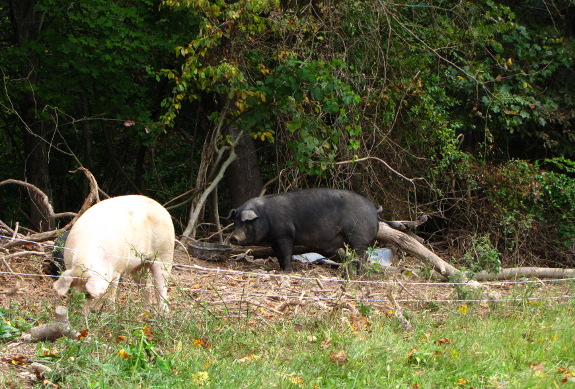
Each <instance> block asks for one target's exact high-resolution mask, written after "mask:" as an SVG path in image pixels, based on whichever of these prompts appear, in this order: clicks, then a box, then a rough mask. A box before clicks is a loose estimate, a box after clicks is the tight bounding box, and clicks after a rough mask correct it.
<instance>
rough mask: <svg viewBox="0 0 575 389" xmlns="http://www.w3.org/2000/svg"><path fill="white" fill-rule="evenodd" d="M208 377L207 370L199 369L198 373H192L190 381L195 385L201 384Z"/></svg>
mask: <svg viewBox="0 0 575 389" xmlns="http://www.w3.org/2000/svg"><path fill="white" fill-rule="evenodd" d="M209 379H210V375H209V374H208V372H207V371H200V372H198V373H193V374H192V381H193V382H194V384H196V385H197V386H203V385H204V384H205V383H206V382H208V381H209Z"/></svg>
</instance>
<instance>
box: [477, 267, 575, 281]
mask: <svg viewBox="0 0 575 389" xmlns="http://www.w3.org/2000/svg"><path fill="white" fill-rule="evenodd" d="M572 277H575V269H561V268H547V267H513V268H509V269H503V270H501V271H500V272H499V273H487V272H485V271H482V272H480V273H477V274H476V275H475V277H474V278H475V279H476V280H477V281H501V280H514V279H518V278H551V279H561V278H572Z"/></svg>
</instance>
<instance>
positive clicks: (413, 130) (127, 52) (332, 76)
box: [0, 0, 575, 267]
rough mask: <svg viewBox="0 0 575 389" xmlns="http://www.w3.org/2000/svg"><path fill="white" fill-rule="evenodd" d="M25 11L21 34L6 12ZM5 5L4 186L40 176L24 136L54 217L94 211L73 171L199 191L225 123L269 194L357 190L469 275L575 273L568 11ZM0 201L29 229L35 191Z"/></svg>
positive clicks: (573, 30)
mask: <svg viewBox="0 0 575 389" xmlns="http://www.w3.org/2000/svg"><path fill="white" fill-rule="evenodd" d="M24 3H26V4H28V5H31V6H33V9H34V13H33V18H32V19H33V23H31V24H30V23H28V24H24V23H20V26H22V25H23V26H28V29H25V28H16V27H15V24H14V21H15V19H16V20H19V19H18V18H15V16H14V15H17V14H18V13H17V12H16V13H15V12H10V11H13V10H14V9H16V10H18V9H19V5H18V4H20V6H21V5H22V4H24ZM10 4H11V6H10V7H7V6H5V5H4V6H0V23H1V24H2V25H3V26H5V27H6V28H3V29H2V30H1V31H2V32H1V33H0V39H1V40H2V43H3V45H2V50H0V68H1V69H2V72H3V88H2V89H3V93H2V95H1V96H0V102H1V104H2V106H1V109H0V155H1V158H2V161H3V163H2V164H1V165H0V174H1V176H2V178H8V177H10V178H18V179H25V178H29V177H31V173H30V170H31V169H37V167H36V166H35V163H31V160H30V155H32V154H33V149H31V148H29V147H28V146H27V145H28V144H29V143H30V141H29V139H28V138H30V134H33V135H34V138H35V139H37V138H42V139H44V145H45V147H47V148H48V151H49V152H48V153H47V154H46V155H47V156H46V158H45V162H46V165H47V166H48V169H46V173H44V176H46V175H47V174H49V177H48V178H49V179H48V180H47V182H48V183H49V184H50V185H49V186H48V184H45V185H39V186H40V187H42V188H43V189H44V190H46V191H47V192H49V193H50V194H51V196H50V197H51V198H52V199H53V201H54V203H55V206H56V208H57V209H58V210H72V209H77V208H78V207H79V204H80V203H81V201H82V199H83V194H84V192H83V183H82V178H81V177H76V175H70V174H68V173H67V172H68V171H69V170H71V169H72V168H74V167H76V166H78V165H83V166H86V167H88V168H89V169H90V170H91V171H92V172H93V173H94V174H95V176H96V178H97V179H98V181H99V183H100V186H101V187H102V188H103V190H104V191H106V192H108V193H109V194H114V195H115V194H123V193H128V192H130V193H134V192H142V193H147V194H150V195H151V196H153V197H156V198H159V199H162V200H164V201H167V200H169V199H171V198H174V197H176V196H177V195H179V194H180V193H183V192H185V191H187V190H189V189H190V188H191V187H193V186H194V185H196V183H197V182H198V181H197V180H196V175H197V169H198V166H199V165H200V160H201V158H202V154H203V155H204V158H205V150H206V148H205V145H204V140H205V139H211V138H210V137H211V136H212V134H213V132H212V130H213V128H214V127H216V126H217V125H218V123H219V122H220V120H224V121H225V122H226V123H227V124H228V125H233V126H235V127H237V128H239V129H240V130H243V131H244V132H245V133H247V134H250V135H251V136H252V138H253V139H254V142H255V143H256V146H257V147H258V156H259V162H260V165H261V166H262V174H263V175H264V179H266V180H267V179H272V178H274V177H276V176H278V175H279V177H280V178H279V180H278V181H277V182H276V185H277V186H276V189H277V190H285V189H286V188H293V187H302V186H308V185H324V186H326V185H328V186H338V187H348V188H352V189H354V190H357V191H359V192H362V193H364V194H367V195H368V197H370V198H372V199H373V200H374V201H375V202H378V203H381V204H382V205H384V209H385V211H384V212H385V215H384V216H385V217H386V218H388V219H391V218H400V219H406V218H414V217H416V216H417V214H419V213H420V212H425V213H427V214H430V215H431V216H433V217H432V221H431V222H428V225H427V226H426V228H427V231H426V232H427V233H429V237H430V238H431V241H432V242H435V243H436V244H438V246H437V247H438V248H439V247H441V248H444V249H449V250H450V251H449V252H450V253H452V254H451V255H453V256H454V257H456V258H458V259H461V260H462V261H463V262H465V264H466V265H467V266H470V267H473V266H472V264H473V262H481V261H482V260H484V259H485V258H488V262H489V263H488V264H486V267H490V266H491V265H493V264H495V265H497V264H498V263H499V262H498V261H500V260H501V261H503V263H504V264H505V265H508V264H523V263H529V264H551V265H561V266H564V265H571V266H572V265H574V263H573V262H574V261H573V258H575V208H574V207H575V205H574V204H575V180H574V178H575V128H574V125H575V86H574V83H573V82H572V81H573V79H575V77H574V76H575V74H574V69H575V44H574V39H575V3H573V2H572V1H570V0H560V1H555V2H553V3H549V2H547V1H544V0H530V1H527V2H517V1H512V2H502V1H472V2H458V3H456V4H453V3H452V2H449V1H443V0H440V1H434V2H431V1H418V2H407V3H405V4H395V3H388V2H386V1H383V0H378V1H369V2H368V1H361V0H339V1H317V0H312V1H310V2H295V1H289V0H285V1H278V0H257V1H256V0H239V1H234V2H227V1H224V0H214V1H207V0H186V1H178V0H165V1H164V2H162V3H160V2H157V1H153V0H134V1H130V2H118V1H112V2H101V1H97V0H90V1H83V2H81V3H78V2H72V1H54V0H37V1H25V2H21V3H18V2H11V3H10ZM21 8H24V7H23V6H22V7H21ZM26 20H30V18H28V19H26ZM11 25H12V26H13V27H14V28H10V26H11ZM24 32H26V33H24ZM215 141H216V143H217V144H218V145H220V146H225V145H231V142H232V139H231V138H230V137H229V136H225V134H223V135H220V136H219V138H218V139H216V140H215ZM202 150H203V151H202ZM4 161H6V162H4ZM356 161H358V162H356ZM30 180H31V181H34V180H33V179H31V178H30ZM0 190H2V195H1V196H0V198H1V200H0V211H2V215H1V216H0V219H2V220H4V221H6V222H10V221H12V220H19V219H21V217H22V213H21V211H20V210H18V207H19V206H22V207H23V208H24V210H25V209H26V207H27V205H26V204H25V201H24V199H26V194H25V193H18V192H17V190H16V189H14V188H8V187H2V188H1V189H0ZM221 196H223V197H225V194H224V195H221ZM221 200H222V201H225V199H221ZM180 211H182V213H181V214H178V213H177V212H180ZM173 212H174V215H176V216H177V217H180V218H182V222H185V216H184V215H185V214H186V212H187V211H186V208H178V209H176V210H174V211H173Z"/></svg>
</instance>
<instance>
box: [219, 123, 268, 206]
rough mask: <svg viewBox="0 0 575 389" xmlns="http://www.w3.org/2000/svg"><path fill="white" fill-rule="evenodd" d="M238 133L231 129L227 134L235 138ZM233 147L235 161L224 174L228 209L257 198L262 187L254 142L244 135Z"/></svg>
mask: <svg viewBox="0 0 575 389" xmlns="http://www.w3.org/2000/svg"><path fill="white" fill-rule="evenodd" d="M239 133H240V131H239V130H238V129H237V128H235V127H231V128H229V129H228V134H229V135H230V136H231V139H235V138H237V136H238V134H239ZM239 139H240V140H239V142H238V144H237V145H236V146H235V152H236V155H237V159H236V160H235V161H234V162H233V163H232V164H231V165H230V167H229V168H228V171H227V173H226V183H227V186H228V191H229V196H230V208H237V207H239V206H240V205H242V204H243V203H245V202H246V201H247V200H249V199H251V198H253V197H257V196H259V194H260V190H261V189H262V186H263V181H262V174H261V170H260V164H259V161H258V155H257V151H256V146H255V144H254V140H253V139H252V138H251V137H250V136H249V135H248V134H244V135H242V136H241V137H240V138H239Z"/></svg>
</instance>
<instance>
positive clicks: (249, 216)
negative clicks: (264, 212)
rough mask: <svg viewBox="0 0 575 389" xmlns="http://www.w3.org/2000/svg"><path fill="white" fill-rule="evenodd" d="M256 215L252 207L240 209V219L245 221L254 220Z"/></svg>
mask: <svg viewBox="0 0 575 389" xmlns="http://www.w3.org/2000/svg"><path fill="white" fill-rule="evenodd" d="M257 218H258V215H257V214H256V213H255V211H254V210H253V209H246V210H244V211H242V221H243V222H245V221H246V220H254V219H257Z"/></svg>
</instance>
